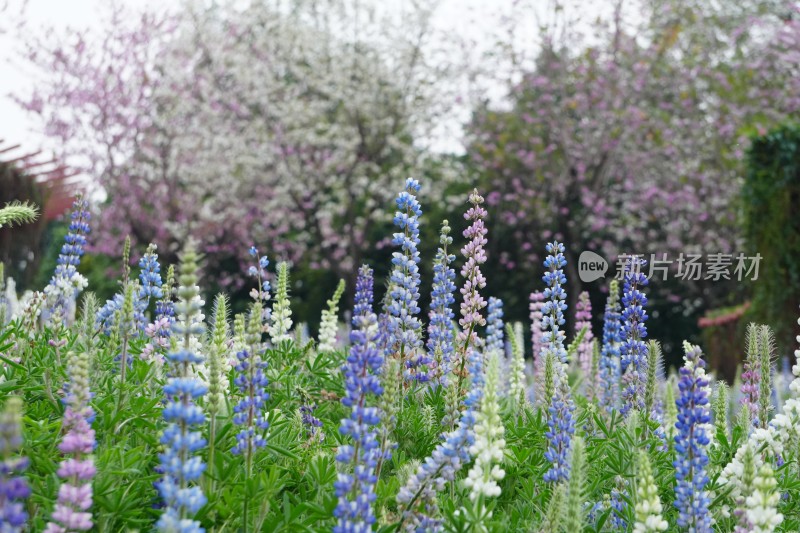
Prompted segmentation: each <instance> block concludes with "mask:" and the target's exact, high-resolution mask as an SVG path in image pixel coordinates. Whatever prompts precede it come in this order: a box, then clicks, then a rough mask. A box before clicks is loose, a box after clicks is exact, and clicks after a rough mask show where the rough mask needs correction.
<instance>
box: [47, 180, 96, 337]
mask: <svg viewBox="0 0 800 533" xmlns="http://www.w3.org/2000/svg"><path fill="white" fill-rule="evenodd" d="M88 209H89V204H88V203H87V202H86V200H84V199H83V198H82V197H80V196H79V197H78V198H77V199H76V200H75V203H74V204H73V205H72V214H71V215H70V223H69V228H68V232H67V235H66V237H64V245H63V246H62V247H61V253H59V254H58V260H57V264H56V270H55V272H54V273H53V277H52V278H51V279H50V284H49V285H48V286H47V287H46V288H45V289H44V293H45V296H46V308H47V312H48V316H47V318H48V319H50V320H55V321H60V322H62V323H63V322H65V321H66V319H67V318H68V317H69V315H70V314H71V313H73V312H74V311H75V299H76V298H77V296H78V293H79V292H80V291H82V290H83V289H84V288H86V285H87V283H88V282H87V281H86V278H84V277H83V276H82V275H80V274H79V273H78V265H79V264H80V262H81V256H83V251H84V250H83V249H84V247H85V246H86V235H87V234H88V233H89V220H90V218H91V216H90V215H89V211H88Z"/></svg>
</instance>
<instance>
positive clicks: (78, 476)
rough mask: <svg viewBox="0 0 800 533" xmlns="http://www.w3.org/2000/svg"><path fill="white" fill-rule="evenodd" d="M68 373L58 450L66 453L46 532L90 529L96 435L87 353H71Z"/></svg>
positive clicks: (91, 523) (63, 532)
mask: <svg viewBox="0 0 800 533" xmlns="http://www.w3.org/2000/svg"><path fill="white" fill-rule="evenodd" d="M67 371H68V373H69V379H70V381H69V384H68V393H67V397H66V404H67V409H66V410H65V411H64V423H63V427H64V429H66V434H65V435H64V438H63V440H62V441H61V444H59V446H58V449H59V450H60V451H61V452H62V453H63V454H64V455H66V456H67V458H66V460H64V461H63V462H62V463H61V466H60V467H59V469H58V476H59V477H60V478H61V479H63V480H64V482H63V483H62V484H61V487H59V490H58V499H57V500H56V506H55V510H54V511H53V514H52V517H51V519H52V521H51V522H50V523H48V524H47V528H46V529H45V532H46V533H66V532H68V531H89V530H90V529H92V525H93V522H92V513H91V511H90V510H89V509H90V508H91V507H92V478H93V477H94V474H95V466H94V459H93V458H92V455H91V454H92V452H93V451H94V447H95V435H94V430H93V429H92V426H91V423H92V420H93V419H94V410H93V409H92V408H91V406H90V405H89V400H90V398H91V393H90V392H89V353H88V352H85V351H80V352H77V353H76V352H70V354H69V356H68V362H67Z"/></svg>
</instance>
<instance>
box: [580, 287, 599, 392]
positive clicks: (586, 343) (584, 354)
mask: <svg viewBox="0 0 800 533" xmlns="http://www.w3.org/2000/svg"><path fill="white" fill-rule="evenodd" d="M584 328H586V333H585V334H584V336H583V339H581V343H580V344H579V345H578V354H577V355H578V365H579V366H580V369H581V371H582V372H583V375H584V379H585V380H586V381H587V382H591V383H593V382H594V381H595V380H596V379H597V378H598V376H594V375H592V342H593V341H594V334H593V333H592V302H591V300H589V293H588V292H586V291H583V292H582V293H580V295H579V296H578V303H577V304H576V305H575V331H581V330H583V329H584ZM586 390H587V392H588V393H589V399H592V398H593V397H592V395H591V394H592V391H594V386H592V385H591V384H590V385H589V386H587V388H586Z"/></svg>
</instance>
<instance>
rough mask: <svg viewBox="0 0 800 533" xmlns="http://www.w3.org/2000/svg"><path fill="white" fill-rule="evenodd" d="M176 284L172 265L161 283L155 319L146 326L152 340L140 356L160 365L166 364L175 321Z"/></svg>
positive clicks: (146, 331) (147, 333)
mask: <svg viewBox="0 0 800 533" xmlns="http://www.w3.org/2000/svg"><path fill="white" fill-rule="evenodd" d="M174 284H175V268H174V267H173V266H172V265H170V266H169V268H168V269H167V277H166V279H165V280H164V282H163V283H162V284H161V298H160V299H159V300H158V301H157V302H156V314H155V319H154V320H153V322H151V323H150V324H148V325H147V326H146V327H145V328H144V334H145V336H146V337H147V338H149V339H150V341H149V342H148V343H147V344H146V345H145V347H144V349H143V350H142V353H141V355H140V357H141V358H142V359H143V360H145V361H153V362H155V363H156V364H157V365H159V366H161V365H163V364H164V360H165V356H166V354H167V352H168V351H169V346H170V340H169V339H170V336H171V330H172V323H173V322H174V321H175V306H174V304H173V303H172V286H173V285H174Z"/></svg>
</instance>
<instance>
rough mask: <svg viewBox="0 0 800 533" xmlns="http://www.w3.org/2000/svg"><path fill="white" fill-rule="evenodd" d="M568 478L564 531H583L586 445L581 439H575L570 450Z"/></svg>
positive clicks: (584, 521)
mask: <svg viewBox="0 0 800 533" xmlns="http://www.w3.org/2000/svg"><path fill="white" fill-rule="evenodd" d="M569 462H570V476H569V483H568V485H567V505H566V513H565V515H564V528H565V530H566V531H583V528H584V526H585V525H586V518H585V516H584V514H585V513H584V503H585V502H586V445H585V444H584V443H583V439H582V438H581V437H575V438H574V439H573V441H572V447H571V449H570V461H569Z"/></svg>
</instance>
